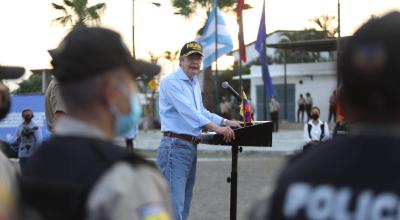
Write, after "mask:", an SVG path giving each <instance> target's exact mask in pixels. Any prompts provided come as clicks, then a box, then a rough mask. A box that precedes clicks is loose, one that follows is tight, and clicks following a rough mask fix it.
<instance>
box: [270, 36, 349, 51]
mask: <svg viewBox="0 0 400 220" xmlns="http://www.w3.org/2000/svg"><path fill="white" fill-rule="evenodd" d="M350 38H351V37H349V36H348V37H342V38H340V44H341V45H344V44H346V43H347V42H348V40H349V39H350ZM336 46H337V39H336V38H331V39H321V40H306V41H296V42H284V43H278V44H267V47H270V48H275V49H286V50H305V51H318V52H319V51H336Z"/></svg>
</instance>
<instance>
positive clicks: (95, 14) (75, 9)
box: [51, 0, 106, 26]
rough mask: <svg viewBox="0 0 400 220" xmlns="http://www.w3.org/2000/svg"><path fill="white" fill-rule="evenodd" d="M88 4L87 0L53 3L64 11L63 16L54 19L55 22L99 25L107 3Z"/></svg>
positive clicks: (53, 5) (65, 24)
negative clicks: (61, 3)
mask: <svg viewBox="0 0 400 220" xmlns="http://www.w3.org/2000/svg"><path fill="white" fill-rule="evenodd" d="M87 4H88V1H87V0H64V1H63V5H60V4H56V3H51V5H52V7H53V8H54V9H55V10H57V11H61V12H62V13H63V15H62V16H60V17H58V18H56V19H54V20H53V22H56V23H59V24H61V25H63V26H68V25H72V26H75V25H77V24H88V23H92V24H94V25H97V24H98V23H100V14H101V13H103V12H104V10H105V8H106V4H105V3H98V4H95V5H92V6H88V5H87Z"/></svg>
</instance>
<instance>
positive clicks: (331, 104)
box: [328, 90, 337, 123]
mask: <svg viewBox="0 0 400 220" xmlns="http://www.w3.org/2000/svg"><path fill="white" fill-rule="evenodd" d="M336 99H337V97H336V90H333V93H332V95H331V97H330V98H329V117H328V123H329V122H331V119H332V118H333V122H336Z"/></svg>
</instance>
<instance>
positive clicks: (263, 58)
mask: <svg viewBox="0 0 400 220" xmlns="http://www.w3.org/2000/svg"><path fill="white" fill-rule="evenodd" d="M266 38H267V33H266V31H265V0H264V4H263V9H262V15H261V20H260V27H259V28H258V35H257V41H256V44H255V48H256V50H257V52H258V53H259V54H260V57H259V58H260V63H261V67H262V78H263V82H264V89H265V93H266V94H267V95H269V96H270V97H272V96H275V92H274V88H273V87H272V80H271V76H270V75H269V69H268V57H267V54H266V51H265V50H264V47H265V45H266V43H265V41H266Z"/></svg>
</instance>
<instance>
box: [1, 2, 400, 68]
mask: <svg viewBox="0 0 400 220" xmlns="http://www.w3.org/2000/svg"><path fill="white" fill-rule="evenodd" d="M134 1H135V7H134V8H135V11H134V15H135V47H136V56H137V57H138V58H141V59H145V60H149V52H151V53H153V54H156V55H160V54H162V53H163V52H164V51H167V50H168V51H176V50H179V49H180V48H181V47H182V45H183V44H184V43H185V42H188V41H192V40H194V39H195V37H196V36H195V34H196V32H197V30H198V29H199V28H200V27H201V26H202V25H203V24H204V22H205V20H206V18H207V17H206V12H205V10H204V9H201V8H199V9H198V10H196V14H195V15H194V16H192V17H191V18H184V17H182V16H180V15H174V12H175V9H174V8H173V7H172V5H171V0H158V1H157V0H154V1H157V2H159V3H161V7H156V6H154V5H152V4H151V2H152V0H134ZM51 2H55V3H59V4H61V3H62V0H38V1H32V0H12V1H10V0H0V27H1V30H2V32H1V33H0V64H3V65H20V66H24V67H25V68H27V69H43V68H50V67H51V65H50V56H49V55H48V53H47V50H48V49H51V48H55V47H57V45H58V43H59V42H60V41H61V39H62V38H63V36H65V35H66V33H67V32H68V30H69V27H62V26H60V25H58V24H55V23H54V22H51V21H52V20H53V19H55V18H56V17H58V16H60V15H61V14H59V13H58V12H57V11H55V10H54V9H52V8H51ZM100 2H105V3H106V4H107V8H106V10H105V13H104V14H103V16H102V20H101V21H102V22H101V24H102V25H103V26H104V27H107V28H111V29H113V30H115V31H117V32H119V33H121V35H122V37H123V40H124V42H125V43H126V44H127V46H128V47H129V48H132V0H89V5H92V4H96V3H100ZM246 3H248V4H250V5H251V6H253V9H250V10H246V11H245V12H244V14H243V24H244V39H245V43H251V42H253V41H255V40H256V37H257V31H258V26H259V22H260V21H259V20H260V17H261V10H262V4H263V1H262V0H246ZM340 3H341V35H342V36H347V35H351V34H352V33H354V31H355V30H356V29H357V28H358V27H359V26H360V25H362V24H363V23H364V22H365V21H366V20H368V19H369V18H370V17H371V15H376V16H380V15H383V14H384V13H387V12H389V11H393V10H400V1H398V0H367V1H366V0H340ZM265 12H266V29H267V33H271V32H273V31H276V30H302V29H304V28H305V27H315V26H313V23H312V22H311V21H310V19H312V18H314V17H318V16H320V15H322V14H328V15H332V16H336V15H337V0H267V1H266V11H265ZM223 15H224V18H225V22H226V24H227V26H228V30H229V32H230V34H231V36H232V39H233V42H234V49H236V48H237V45H238V43H237V37H236V36H237V31H238V27H237V24H236V18H235V14H234V13H223ZM223 63H224V64H225V67H227V66H229V65H231V64H232V63H233V60H232V58H225V61H224V62H223ZM161 64H162V65H163V66H164V71H172V69H173V68H176V65H175V66H174V65H172V66H171V65H169V66H168V63H165V62H164V63H161ZM219 66H221V65H220V64H219Z"/></svg>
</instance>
